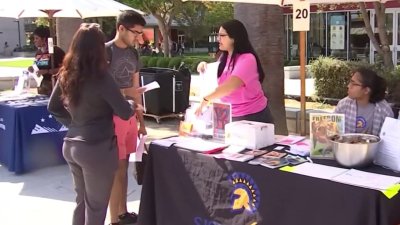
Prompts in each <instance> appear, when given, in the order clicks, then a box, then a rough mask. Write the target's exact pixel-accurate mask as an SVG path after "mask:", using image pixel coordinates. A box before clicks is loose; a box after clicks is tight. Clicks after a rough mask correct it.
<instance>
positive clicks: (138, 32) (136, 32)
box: [124, 26, 143, 35]
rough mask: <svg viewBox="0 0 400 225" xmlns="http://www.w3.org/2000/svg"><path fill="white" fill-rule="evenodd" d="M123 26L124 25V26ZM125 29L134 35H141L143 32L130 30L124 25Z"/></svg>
mask: <svg viewBox="0 0 400 225" xmlns="http://www.w3.org/2000/svg"><path fill="white" fill-rule="evenodd" d="M124 27H125V26H124ZM125 29H126V30H128V31H129V32H131V33H132V34H134V35H142V34H143V32H142V31H137V30H131V29H129V28H127V27H125Z"/></svg>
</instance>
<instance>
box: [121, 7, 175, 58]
mask: <svg viewBox="0 0 400 225" xmlns="http://www.w3.org/2000/svg"><path fill="white" fill-rule="evenodd" d="M121 1H122V2H123V3H125V4H127V5H130V6H132V7H137V8H139V9H141V10H142V11H144V12H147V13H150V14H152V15H153V16H154V17H155V18H156V19H157V24H158V27H159V29H160V32H161V34H162V36H163V52H164V57H171V49H170V43H171V37H170V33H171V24H172V21H173V20H174V19H175V15H176V13H177V11H178V9H179V7H180V6H181V5H182V2H181V1H180V0H121Z"/></svg>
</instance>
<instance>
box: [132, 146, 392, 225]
mask: <svg viewBox="0 0 400 225" xmlns="http://www.w3.org/2000/svg"><path fill="white" fill-rule="evenodd" d="M329 163H330V164H332V163H333V164H334V162H333V161H330V162H329V161H328V164H329ZM367 171H375V172H380V173H383V174H388V175H394V176H399V174H395V173H393V172H391V171H388V170H385V169H383V168H379V167H377V166H373V167H371V168H367ZM139 224H140V225H157V224H160V225H169V224H171V225H189V224H194V225H200V224H201V225H217V224H228V225H234V224H238V225H239V224H240V225H250V224H251V225H254V224H266V225H397V224H400V196H399V195H396V196H394V197H393V198H392V199H388V198H387V197H386V196H385V195H384V194H383V193H382V192H380V191H376V190H371V189H366V188H360V187H356V186H351V185H346V184H341V183H336V182H333V181H329V180H323V179H318V178H313V177H308V176H303V175H299V174H294V173H289V172H283V171H280V170H277V169H269V168H265V167H262V166H253V165H249V164H247V163H241V162H234V161H229V160H224V159H215V158H213V157H211V156H208V155H202V154H197V153H194V152H191V151H186V150H178V149H176V148H175V147H170V148H169V149H168V148H166V147H161V146H158V145H154V144H151V145H150V148H149V157H148V161H147V166H146V173H145V177H144V183H143V188H142V196H141V202H140V211H139Z"/></svg>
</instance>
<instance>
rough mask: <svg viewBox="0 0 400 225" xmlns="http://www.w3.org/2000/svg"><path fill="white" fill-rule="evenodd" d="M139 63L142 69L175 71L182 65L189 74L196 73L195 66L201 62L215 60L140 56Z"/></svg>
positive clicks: (207, 58)
mask: <svg viewBox="0 0 400 225" xmlns="http://www.w3.org/2000/svg"><path fill="white" fill-rule="evenodd" d="M140 61H141V63H142V65H143V67H162V68H171V69H177V68H179V66H180V64H181V63H182V62H183V64H184V65H185V66H186V67H187V68H189V70H190V71H191V73H197V65H198V64H199V63H200V62H202V61H205V62H214V61H215V59H213V58H211V57H203V56H200V57H172V58H164V57H157V56H141V57H140Z"/></svg>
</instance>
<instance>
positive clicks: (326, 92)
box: [310, 56, 400, 103]
mask: <svg viewBox="0 0 400 225" xmlns="http://www.w3.org/2000/svg"><path fill="white" fill-rule="evenodd" d="M310 65H311V71H312V73H313V77H314V78H315V91H316V95H317V96H318V97H323V98H337V99H341V98H344V97H346V96H347V85H348V82H349V80H350V78H351V72H352V70H354V69H356V68H359V67H366V68H369V69H372V70H374V71H375V72H376V73H377V74H378V75H380V76H382V77H383V78H385V79H386V82H387V85H388V93H389V95H388V97H387V99H388V100H389V101H391V102H395V103H400V67H399V66H398V67H396V68H395V70H394V71H388V70H386V69H385V68H384V67H383V66H382V65H381V64H369V63H365V62H354V61H342V60H339V59H335V58H331V57H323V56H320V57H319V58H318V59H316V60H314V61H313V62H312V63H311V64H310Z"/></svg>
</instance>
